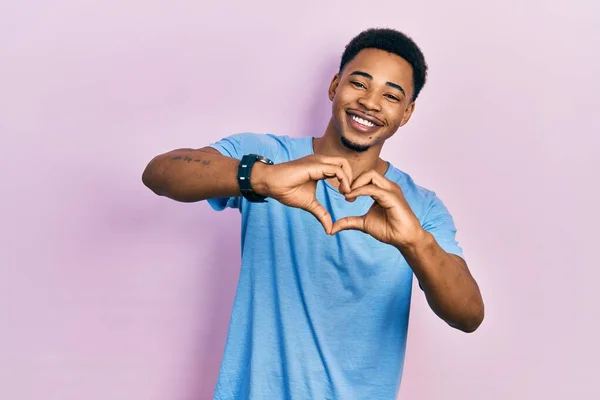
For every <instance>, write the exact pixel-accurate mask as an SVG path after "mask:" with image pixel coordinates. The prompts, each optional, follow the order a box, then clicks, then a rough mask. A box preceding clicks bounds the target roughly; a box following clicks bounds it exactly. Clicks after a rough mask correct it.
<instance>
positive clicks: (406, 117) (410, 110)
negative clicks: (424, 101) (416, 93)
mask: <svg viewBox="0 0 600 400" xmlns="http://www.w3.org/2000/svg"><path fill="white" fill-rule="evenodd" d="M414 110H415V102H414V101H413V102H412V103H410V104H409V106H408V107H407V108H406V111H404V116H403V117H402V122H400V126H404V125H406V123H407V122H408V120H409V119H410V117H411V115H412V113H413V111H414Z"/></svg>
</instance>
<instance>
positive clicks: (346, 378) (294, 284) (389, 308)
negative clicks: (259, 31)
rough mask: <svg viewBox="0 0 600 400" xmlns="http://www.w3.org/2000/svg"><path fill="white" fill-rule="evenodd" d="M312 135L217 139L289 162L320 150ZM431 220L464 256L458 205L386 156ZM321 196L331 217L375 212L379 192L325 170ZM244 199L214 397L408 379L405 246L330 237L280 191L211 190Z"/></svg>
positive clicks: (324, 393)
mask: <svg viewBox="0 0 600 400" xmlns="http://www.w3.org/2000/svg"><path fill="white" fill-rule="evenodd" d="M312 143H313V142H312V138H311V137H301V138H292V137H288V136H276V135H271V134H254V133H243V134H236V135H232V136H230V137H227V138H224V139H222V140H220V141H218V142H217V143H213V144H211V147H213V148H215V149H217V150H218V151H219V152H221V153H222V154H223V155H226V156H229V157H233V158H236V159H241V158H242V156H244V155H245V154H250V153H254V154H260V155H263V156H265V157H268V158H269V159H271V160H273V162H274V163H276V164H277V163H282V162H287V161H290V160H294V159H298V158H301V157H304V156H307V155H310V154H314V153H313V145H312ZM385 177H386V178H387V179H389V180H391V181H393V182H395V183H396V184H398V185H399V186H400V188H401V189H402V191H403V193H404V196H405V197H406V200H407V201H408V204H409V205H410V207H411V209H412V210H413V212H414V213H415V215H416V216H417V218H418V219H419V221H420V222H421V224H422V226H423V227H424V229H425V230H427V231H428V232H430V233H431V234H432V235H433V236H434V237H435V239H436V241H437V242H438V244H439V245H440V246H441V247H442V248H443V249H444V250H445V251H447V252H449V253H453V254H456V255H459V256H461V257H462V255H463V254H462V250H461V248H460V247H459V245H458V243H457V242H456V239H455V233H456V229H455V225H454V222H453V219H452V217H451V215H450V214H449V212H448V210H447V209H446V207H445V206H444V204H443V203H442V201H441V200H440V199H439V198H438V197H437V196H436V195H435V193H433V192H431V191H429V190H426V189H424V188H422V187H420V186H418V185H416V184H415V183H414V182H413V180H412V179H411V178H410V176H408V175H407V174H406V173H403V172H402V171H400V170H398V169H396V168H394V167H393V166H392V165H391V164H390V165H389V167H388V170H387V172H386V173H385ZM316 196H317V200H318V201H319V202H320V203H321V204H322V205H323V206H324V207H325V208H326V209H327V210H328V211H329V213H330V214H331V216H332V218H333V220H334V221H335V220H337V219H339V218H342V217H345V216H351V215H363V214H365V213H366V212H367V211H368V210H369V208H370V207H371V205H372V204H373V200H372V199H371V198H370V197H359V198H358V199H357V200H356V201H355V202H348V201H346V200H345V198H344V196H343V195H342V194H340V193H339V192H338V191H337V190H336V189H334V188H333V187H332V186H330V185H329V183H327V181H319V182H318V184H317V189H316ZM208 202H209V203H210V205H211V206H212V207H213V208H214V209H215V210H219V211H220V210H223V209H225V208H228V207H229V208H236V209H239V211H240V213H241V220H242V227H241V228H242V229H241V230H242V237H241V246H242V265H241V271H240V277H239V281H238V287H237V292H236V295H235V300H234V305H233V311H232V315H231V319H230V325H229V331H228V335H227V340H226V345H225V352H224V356H223V360H222V364H221V369H220V373H219V380H218V383H217V386H216V389H215V393H214V398H215V399H216V400H234V399H235V400H241V399H244V400H246V399H250V400H271V399H272V400H283V399H293V400H303V399H311V400H328V399H331V400H334V399H335V400H354V399H356V400H358V399H360V400H364V399H377V400H385V399H390V400H393V399H395V398H396V395H397V391H398V389H399V385H400V381H401V376H402V367H403V362H404V354H405V348H406V335H407V327H408V317H409V307H410V296H411V288H412V278H413V273H412V270H411V269H410V267H409V265H408V264H407V262H406V261H405V260H404V258H403V256H402V254H401V253H400V252H399V251H398V250H397V249H396V248H395V247H393V246H391V245H388V244H385V243H382V242H379V241H378V240H376V239H374V238H373V237H371V236H370V235H368V234H365V233H362V232H360V231H354V230H352V231H342V232H339V233H338V234H336V235H333V236H329V235H327V234H326V233H325V231H324V229H323V227H322V225H321V224H320V223H319V222H318V221H317V219H316V218H315V217H314V216H313V215H312V214H310V213H308V212H306V211H304V210H301V209H296V208H292V207H288V206H285V205H283V204H281V203H279V202H278V201H276V200H274V199H268V202H266V203H250V202H248V201H247V200H246V199H244V198H243V197H232V198H222V199H210V200H208Z"/></svg>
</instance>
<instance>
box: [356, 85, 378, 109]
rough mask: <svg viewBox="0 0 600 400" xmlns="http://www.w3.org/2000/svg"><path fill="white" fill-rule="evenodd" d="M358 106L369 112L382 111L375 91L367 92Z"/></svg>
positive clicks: (359, 100) (360, 99)
mask: <svg viewBox="0 0 600 400" xmlns="http://www.w3.org/2000/svg"><path fill="white" fill-rule="evenodd" d="M358 104H360V105H361V106H363V107H364V108H365V109H366V110H368V111H381V103H379V98H378V96H377V94H376V93H375V92H374V91H373V90H369V91H365V92H364V93H363V95H362V96H361V97H359V99H358Z"/></svg>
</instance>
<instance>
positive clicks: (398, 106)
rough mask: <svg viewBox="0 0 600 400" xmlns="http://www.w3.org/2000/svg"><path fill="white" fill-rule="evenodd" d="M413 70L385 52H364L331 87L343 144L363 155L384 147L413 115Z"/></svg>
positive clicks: (337, 125)
mask: <svg viewBox="0 0 600 400" xmlns="http://www.w3.org/2000/svg"><path fill="white" fill-rule="evenodd" d="M413 91H414V88H413V69H412V66H411V65H410V64H409V63H408V62H407V61H406V60H404V59H403V58H401V57H399V56H397V55H395V54H393V53H388V52H386V51H383V50H379V49H374V48H368V49H364V50H361V51H360V52H359V53H358V54H357V55H356V57H354V59H352V60H351V61H350V62H349V63H348V64H346V66H345V67H344V69H343V70H342V72H341V73H340V74H337V75H336V76H335V77H334V78H333V81H332V82H331V85H330V87H329V99H330V100H331V101H332V102H333V105H332V112H333V124H334V126H335V128H336V130H337V133H338V134H339V136H340V139H341V141H342V144H343V145H344V146H345V147H347V148H349V149H351V150H354V151H358V152H362V151H366V150H368V149H369V148H371V147H374V146H378V147H381V146H382V145H383V143H384V142H385V141H386V140H387V139H388V138H390V137H391V136H392V135H394V133H396V131H397V130H398V128H400V127H401V126H403V125H404V124H406V123H407V122H408V120H409V118H410V116H411V114H412V112H413V109H414V102H413V101H412V96H413Z"/></svg>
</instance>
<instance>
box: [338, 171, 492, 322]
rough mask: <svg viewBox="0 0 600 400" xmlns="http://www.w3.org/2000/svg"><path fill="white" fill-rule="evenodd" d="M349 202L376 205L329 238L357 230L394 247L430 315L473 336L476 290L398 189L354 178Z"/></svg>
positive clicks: (478, 309) (368, 177) (370, 174)
mask: <svg viewBox="0 0 600 400" xmlns="http://www.w3.org/2000/svg"><path fill="white" fill-rule="evenodd" d="M351 189H352V191H351V192H350V193H348V194H346V198H347V199H348V200H353V199H355V198H356V197H358V196H371V197H372V198H373V199H374V200H375V202H374V203H373V206H372V207H371V209H369V211H368V212H367V213H366V214H365V215H363V216H360V217H346V218H341V219H339V220H337V221H336V222H335V224H334V226H333V229H332V233H337V232H339V231H341V230H345V229H357V230H360V231H362V232H365V233H368V234H370V235H371V236H373V237H374V238H375V239H377V240H379V241H381V242H384V243H388V244H390V245H392V246H394V247H396V248H397V249H398V250H399V251H400V252H401V253H402V255H403V256H404V258H405V259H406V261H407V262H408V264H409V265H410V267H411V268H412V270H413V272H414V274H415V276H416V277H417V279H418V281H419V284H420V285H421V288H422V289H423V291H424V292H425V296H426V297H427V301H428V303H429V305H430V307H431V308H432V310H433V311H434V312H435V313H436V315H438V316H439V317H440V318H441V319H443V320H444V321H446V323H448V324H449V325H450V326H452V327H454V328H456V329H460V330H462V331H464V332H473V331H475V330H476V329H477V328H478V327H479V325H480V324H481V322H482V321H483V317H484V306H483V300H482V297H481V293H480V292H479V287H478V285H477V283H476V282H475V280H474V279H473V277H472V276H471V273H470V272H469V269H468V268H467V265H466V263H465V262H464V261H463V260H462V258H460V257H458V256H456V255H453V254H449V253H447V252H446V251H444V250H443V249H442V248H441V247H440V245H439V244H438V243H437V242H436V240H435V238H434V236H433V235H432V234H431V233H430V232H427V231H426V230H425V229H424V228H423V227H422V226H421V223H420V222H419V220H418V219H417V217H416V216H415V214H414V213H413V212H412V210H411V208H410V206H409V205H408V203H407V201H406V199H405V198H404V194H403V193H402V190H401V189H400V187H399V186H398V185H396V184H395V183H393V182H391V181H390V180H388V179H386V178H385V177H383V176H382V175H380V174H379V173H377V172H376V171H373V170H372V171H367V172H365V173H363V174H362V175H361V176H359V177H358V178H356V180H355V181H354V183H353V184H352V188H351Z"/></svg>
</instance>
